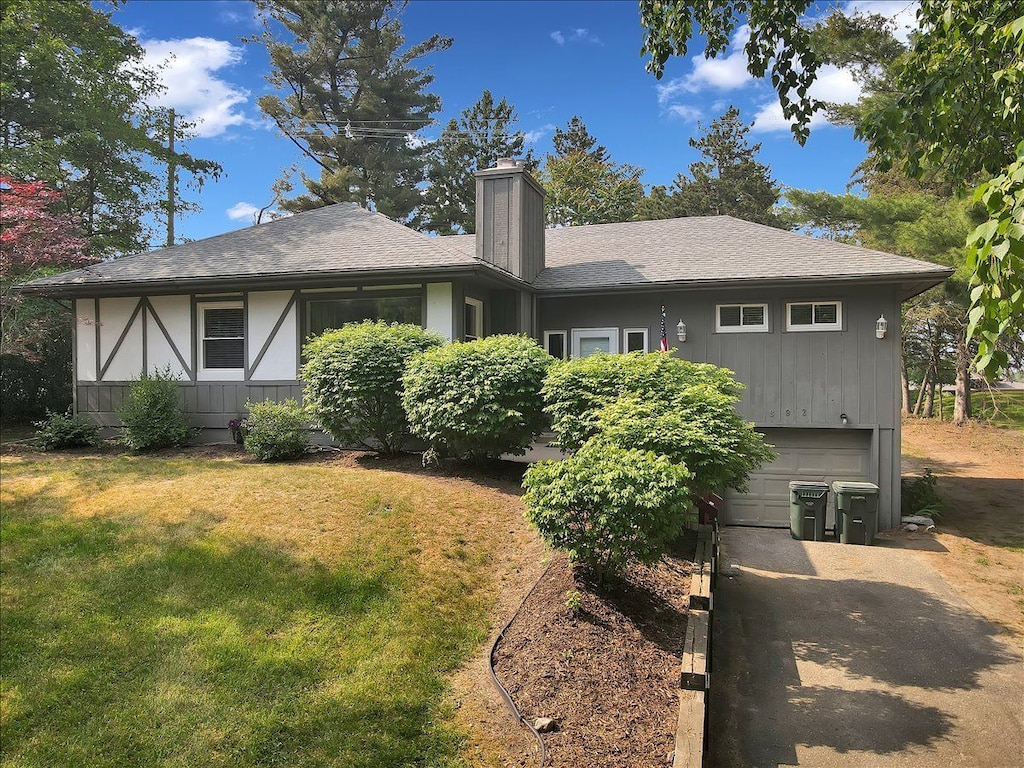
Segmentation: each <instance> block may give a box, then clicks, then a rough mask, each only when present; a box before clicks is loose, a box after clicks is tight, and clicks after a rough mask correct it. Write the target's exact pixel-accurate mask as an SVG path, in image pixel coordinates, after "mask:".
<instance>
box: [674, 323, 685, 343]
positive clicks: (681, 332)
mask: <svg viewBox="0 0 1024 768" xmlns="http://www.w3.org/2000/svg"><path fill="white" fill-rule="evenodd" d="M676 336H677V337H678V338H679V340H680V341H686V323H684V322H683V321H682V320H680V321H679V324H678V325H676Z"/></svg>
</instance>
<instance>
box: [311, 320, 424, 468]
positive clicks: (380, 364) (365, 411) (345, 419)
mask: <svg viewBox="0 0 1024 768" xmlns="http://www.w3.org/2000/svg"><path fill="white" fill-rule="evenodd" d="M443 343H444V339H443V338H442V337H441V336H440V335H439V334H437V333H434V332H433V331H426V330H424V329H422V328H420V327H419V326H417V325H399V324H398V323H392V324H388V323H384V322H370V321H367V322H363V323H352V324H349V325H346V326H345V327H343V328H340V329H338V330H334V331H328V332H327V333H325V334H323V335H322V336H319V337H317V338H315V339H313V340H312V341H310V342H309V343H308V344H306V346H305V349H304V352H305V355H306V360H307V362H306V364H305V365H304V366H303V367H302V378H303V379H304V380H305V382H306V386H305V390H304V394H303V399H304V400H305V402H306V407H307V408H308V410H309V413H310V414H311V415H312V417H313V418H314V419H315V420H316V422H317V423H318V424H319V425H320V426H321V427H322V428H323V429H324V431H326V432H327V433H328V434H329V435H330V436H331V437H333V438H334V439H335V440H337V441H338V442H339V443H341V444H342V445H347V446H355V445H360V446H363V447H366V448H369V449H371V450H377V451H380V452H382V453H387V454H392V453H398V452H399V451H401V450H402V447H403V446H404V445H405V443H406V441H407V440H408V438H409V424H408V422H407V421H406V417H405V410H404V409H403V408H402V375H403V374H404V373H405V369H406V366H407V364H408V363H409V360H410V359H412V357H413V355H416V354H418V353H420V352H423V351H425V350H427V349H430V348H432V347H437V346H440V345H441V344H443Z"/></svg>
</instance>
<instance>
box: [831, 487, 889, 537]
mask: <svg viewBox="0 0 1024 768" xmlns="http://www.w3.org/2000/svg"><path fill="white" fill-rule="evenodd" d="M832 492H833V493H834V494H835V495H836V534H837V535H838V536H839V541H841V542H842V543H843V544H868V545H870V544H872V543H873V542H874V540H875V532H876V531H877V530H878V486H877V485H875V484H874V483H855V482H850V481H847V480H836V481H835V482H834V483H832Z"/></svg>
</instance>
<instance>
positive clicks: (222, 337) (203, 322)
mask: <svg viewBox="0 0 1024 768" xmlns="http://www.w3.org/2000/svg"><path fill="white" fill-rule="evenodd" d="M199 369H200V373H202V374H204V377H205V378H221V379H234V378H237V377H239V376H242V375H243V374H244V371H245V309H244V308H243V306H242V302H240V301H223V302H220V301H219V302H209V303H207V302H204V303H201V304H200V305H199Z"/></svg>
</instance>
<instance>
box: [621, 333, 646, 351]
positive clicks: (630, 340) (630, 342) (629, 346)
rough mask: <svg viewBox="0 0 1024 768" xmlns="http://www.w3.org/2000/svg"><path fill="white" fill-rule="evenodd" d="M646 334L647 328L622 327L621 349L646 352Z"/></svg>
mask: <svg viewBox="0 0 1024 768" xmlns="http://www.w3.org/2000/svg"><path fill="white" fill-rule="evenodd" d="M647 334H648V329H647V328H623V330H622V350H623V351H624V352H646V351H647V349H648V347H647V343H648V341H647Z"/></svg>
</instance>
